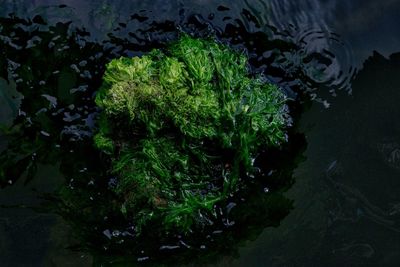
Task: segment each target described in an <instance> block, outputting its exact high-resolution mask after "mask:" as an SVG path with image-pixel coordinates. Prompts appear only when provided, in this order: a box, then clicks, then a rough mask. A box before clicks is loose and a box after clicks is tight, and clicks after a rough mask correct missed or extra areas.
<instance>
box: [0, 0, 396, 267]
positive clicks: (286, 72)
mask: <svg viewBox="0 0 400 267" xmlns="http://www.w3.org/2000/svg"><path fill="white" fill-rule="evenodd" d="M61 4H65V6H64V5H62V6H59V5H61ZM10 13H14V15H9V14H10ZM398 14H400V2H399V1H396V0H386V1H381V2H376V1H358V0H353V1H344V0H343V1H342V0H336V1H333V0H329V1H322V0H319V1H317V0H307V1H301V3H299V1H289V0H287V1H278V0H274V1H235V2H233V1H213V0H197V1H152V2H150V1H148V2H145V1H130V2H127V1H85V2H84V3H82V1H0V18H1V22H0V40H1V42H2V46H1V47H2V50H1V51H0V64H1V66H0V68H1V73H0V77H1V78H0V121H1V123H2V124H7V125H11V124H13V123H17V122H18V121H19V120H22V121H25V122H26V121H27V120H29V119H30V120H32V122H33V123H32V124H33V125H36V124H35V123H36V122H37V121H40V122H41V123H40V126H41V127H42V128H40V129H34V130H32V131H31V130H29V129H28V130H26V131H25V132H24V133H30V134H31V135H34V134H39V135H38V136H39V137H38V138H32V136H22V137H20V139H16V140H17V141H15V140H10V139H6V138H5V137H2V138H1V139H0V151H4V150H5V149H6V148H7V147H8V148H9V147H13V146H12V144H13V142H19V143H16V144H15V145H14V147H15V148H18V149H20V147H21V146H22V144H25V143H24V142H23V141H21V140H25V139H24V138H28V139H29V140H30V141H32V140H35V143H34V144H35V147H30V146H28V147H24V149H23V150H18V151H17V152H18V153H17V152H16V154H18V156H19V157H20V158H19V159H24V157H28V156H29V158H28V159H27V161H26V162H31V161H33V160H36V159H32V158H31V157H32V155H33V153H36V154H35V155H37V157H38V159H37V160H36V161H37V162H39V163H38V164H37V165H28V166H32V167H31V168H30V169H32V173H35V175H34V176H33V175H32V176H33V177H30V175H29V173H30V172H29V169H28V171H27V172H24V173H22V171H23V170H20V169H19V166H17V165H16V168H15V169H14V172H15V173H13V174H19V173H20V172H21V174H22V175H23V179H18V180H15V181H13V180H10V181H5V184H3V187H2V189H0V190H1V191H0V266H91V265H92V264H96V259H95V257H93V256H92V255H91V254H90V253H85V252H82V251H80V250H79V249H75V250H74V249H71V246H73V245H76V244H77V240H76V238H74V237H73V235H72V232H73V231H72V230H71V226H70V224H68V223H66V222H65V221H64V220H63V219H62V218H61V217H60V216H57V215H55V214H54V212H46V210H44V209H46V208H45V207H43V205H42V204H41V203H42V198H41V197H42V196H43V194H44V193H52V192H53V191H54V190H56V189H57V188H59V187H60V186H62V185H63V184H64V181H65V179H67V181H70V179H71V177H69V176H70V175H71V173H72V171H70V170H66V169H63V167H62V166H71V165H68V164H66V162H67V163H68V162H69V161H76V162H80V158H85V157H90V153H89V152H87V153H88V155H85V154H80V155H77V154H76V153H74V151H75V150H78V149H79V148H76V149H75V148H74V147H73V145H69V143H68V142H70V141H72V143H74V141H76V142H77V144H80V143H79V140H85V138H86V137H87V136H88V135H90V131H91V129H92V127H93V117H92V114H94V112H95V110H94V108H93V106H91V105H90V104H89V103H90V99H91V97H92V94H93V90H95V88H97V87H98V85H99V77H101V73H102V70H103V65H104V63H105V62H107V61H108V60H109V59H111V58H113V57H115V56H119V55H137V54H141V53H143V52H145V51H147V50H148V49H150V48H151V47H158V46H162V44H163V43H165V42H167V41H169V40H172V39H174V38H176V27H177V26H180V27H182V28H183V29H184V30H185V31H190V30H193V31H196V32H199V33H200V34H208V33H210V32H213V33H215V34H217V35H218V36H220V38H221V39H222V40H224V41H226V42H228V43H230V44H231V45H233V46H235V47H237V48H238V49H246V50H247V51H248V53H249V56H250V57H251V62H252V65H253V67H254V69H255V70H259V71H262V72H265V73H266V75H267V76H268V77H269V78H270V79H271V80H273V81H275V82H277V83H279V84H280V85H281V86H282V87H283V88H285V89H286V90H287V91H296V92H303V93H304V94H305V95H307V96H310V98H312V99H314V100H313V101H312V102H311V105H310V104H307V105H308V108H306V111H305V113H304V114H302V115H301V117H300V121H299V122H298V130H299V131H300V132H302V133H304V135H305V136H306V142H307V148H306V150H305V151H304V153H303V157H304V158H305V159H304V160H303V161H302V162H301V163H299V165H298V166H297V168H296V170H295V171H294V180H295V183H294V185H293V186H291V187H290V189H289V190H288V191H287V192H286V193H285V196H286V197H287V199H290V200H293V209H292V210H290V212H289V213H288V215H287V216H286V217H285V218H284V219H282V220H281V221H280V224H279V226H276V227H267V228H265V229H264V230H263V231H262V232H261V230H260V231H259V232H258V233H257V234H255V235H253V236H251V238H250V240H248V239H247V241H242V242H241V243H240V244H238V245H239V250H238V251H237V254H236V255H232V254H230V255H228V256H222V258H219V259H218V260H215V262H213V263H210V264H209V266H398V264H399V263H400V194H399V190H400V189H399V188H400V179H399V177H400V176H399V172H400V125H399V124H400V122H399V120H398V118H399V117H400V116H399V115H400V114H399V113H400V108H399V107H398V100H399V99H400V54H396V53H397V52H400V37H399V36H400V28H399V27H397V25H399V23H400V19H399V16H398ZM69 22H71V24H69ZM77 27H78V28H79V29H76V28H77ZM35 36H36V37H35ZM29 40H30V41H29ZM54 47H55V48H54ZM50 51H52V52H50ZM22 63H24V64H23V65H22ZM18 64H21V65H22V66H18ZM24 66H30V67H31V69H28V68H26V69H24ZM16 73H19V74H20V75H19V76H13V74H16ZM16 89H17V90H18V91H19V92H20V93H18V92H17V91H16ZM65 92H67V93H65ZM22 95H23V97H22ZM54 95H56V96H57V99H54V98H52V96H54ZM22 98H23V99H22ZM24 99H25V100H26V99H30V100H32V99H35V101H30V102H28V101H25V102H24ZM300 100H301V99H299V100H298V101H300ZM44 107H45V108H46V110H42V109H43V108H44ZM19 110H21V111H23V112H25V113H26V114H27V115H26V116H24V114H22V115H21V112H20V111H19ZM57 112H58V113H57ZM52 113H57V114H54V115H52ZM15 118H17V119H16V120H14V119H15ZM53 118H55V119H53ZM53 120H55V121H56V123H52V121H53ZM47 121H48V122H47ZM48 135H50V137H49V136H48ZM53 135H57V138H53ZM48 137H49V138H48ZM46 138H47V139H46ZM55 140H56V141H57V142H56V141H55ZM26 143H29V142H26ZM37 147H39V148H40V149H37ZM35 149H36V150H35ZM57 149H60V150H61V152H57ZM85 151H86V150H85ZM68 153H70V155H71V156H66V154H68ZM76 168H77V169H79V170H82V172H85V171H87V170H85V169H84V168H86V167H85V166H76ZM33 170H35V171H36V172H33ZM89 171H90V167H89ZM10 177H11V176H10ZM27 180H30V181H29V182H28V183H26V181H27ZM11 184H12V185H11ZM260 216H261V215H260ZM144 256H145V255H144ZM99 264H100V263H99ZM99 264H98V265H99ZM177 265H178V264H177ZM105 266H107V265H105ZM194 266H198V265H194Z"/></svg>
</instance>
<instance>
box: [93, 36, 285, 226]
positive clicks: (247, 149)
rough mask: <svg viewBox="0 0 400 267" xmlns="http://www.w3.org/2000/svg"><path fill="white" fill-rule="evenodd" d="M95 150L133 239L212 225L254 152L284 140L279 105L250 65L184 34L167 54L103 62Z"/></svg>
mask: <svg viewBox="0 0 400 267" xmlns="http://www.w3.org/2000/svg"><path fill="white" fill-rule="evenodd" d="M96 104H97V105H98V106H99V107H100V108H101V109H102V111H101V113H100V115H99V120H98V121H99V122H98V132H97V134H96V135H95V136H94V143H95V145H96V146H97V148H98V149H100V150H101V151H103V152H104V153H105V154H107V155H108V156H109V157H110V158H111V166H112V167H111V171H110V174H111V175H113V176H115V177H116V178H117V182H116V185H115V186H114V187H113V191H114V192H115V193H116V195H117V196H118V198H119V199H120V200H121V202H120V203H121V206H120V211H121V212H122V214H124V216H125V217H126V218H129V220H131V221H132V222H133V223H134V224H135V226H136V231H137V233H138V234H140V232H141V230H140V229H142V227H144V226H146V225H148V224H151V225H153V224H159V225H161V226H162V227H163V229H165V230H166V231H171V230H173V229H175V230H178V231H181V232H189V231H191V230H193V229H196V228H200V229H201V228H202V227H205V226H207V225H209V224H212V223H213V220H214V219H215V218H216V217H217V216H218V214H217V212H216V210H215V206H216V205H217V204H220V203H224V202H226V201H227V200H228V199H229V198H230V197H232V196H233V195H235V193H236V192H237V191H238V190H239V189H240V188H241V187H242V186H244V185H245V184H246V182H247V180H250V179H251V177H253V176H254V174H255V172H256V168H255V166H254V160H255V158H256V157H257V155H258V154H259V153H260V151H261V150H265V149H268V148H270V147H277V146H279V145H280V144H282V143H283V142H285V141H286V134H285V129H286V127H287V126H288V125H289V124H290V117H289V115H288V110H287V107H286V97H285V95H284V94H283V93H282V92H281V90H280V89H279V88H278V87H277V86H276V85H274V84H271V83H269V82H267V81H266V79H264V78H263V77H262V76H258V77H253V76H252V75H250V74H249V71H248V66H247V58H246V56H245V55H244V54H243V53H239V52H236V51H234V50H233V49H231V48H229V47H228V46H226V45H223V44H220V43H217V42H215V41H214V40H203V39H195V38H192V37H190V36H188V35H183V36H181V38H180V39H179V40H178V41H176V42H175V43H173V44H172V45H170V46H169V47H168V48H167V49H165V50H157V49H156V50H153V51H152V52H150V53H149V54H147V55H144V56H142V57H133V58H126V57H121V58H119V59H114V60H112V61H111V62H110V63H108V64H107V68H106V72H105V74H104V77H103V85H102V87H101V88H100V90H99V91H98V93H97V95H96Z"/></svg>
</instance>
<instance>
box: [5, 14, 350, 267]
mask: <svg viewBox="0 0 400 267" xmlns="http://www.w3.org/2000/svg"><path fill="white" fill-rule="evenodd" d="M53 8H56V7H53ZM60 8H62V9H65V7H60ZM225 8H226V7H225ZM224 11H225V9H224V7H223V6H220V7H218V12H220V13H223V12H224ZM102 12H106V13H107V12H111V11H109V10H108V11H107V9H104V10H102ZM180 14H181V19H180V21H179V22H175V21H170V20H164V21H155V20H154V21H149V19H148V17H146V15H145V14H142V13H141V14H139V13H135V14H133V15H132V16H131V17H130V19H129V20H128V21H125V22H119V24H118V27H117V28H114V29H111V26H107V27H109V28H110V29H111V30H110V32H109V33H108V34H107V39H105V40H103V41H94V40H92V39H91V33H89V32H88V31H86V30H85V29H84V28H75V27H73V26H71V23H70V22H58V23H54V24H48V23H47V21H46V20H45V19H44V18H43V17H42V16H38V15H37V16H34V17H33V18H31V19H21V18H19V17H16V16H14V15H11V16H9V17H6V18H0V40H1V42H0V76H1V77H2V79H1V80H0V82H1V83H0V84H1V85H2V90H1V92H0V93H1V94H2V95H1V98H0V99H1V101H2V104H4V105H3V106H2V114H7V115H6V116H5V117H4V118H3V117H2V118H1V119H2V120H1V122H2V125H3V126H2V138H1V141H0V151H1V154H0V184H1V186H2V187H3V188H4V189H3V190H6V189H9V188H13V187H15V186H23V185H26V186H29V185H30V184H32V183H35V179H38V173H42V175H43V173H44V174H45V176H43V177H41V179H46V180H47V179H50V180H51V179H52V178H53V177H54V179H55V181H52V182H51V183H50V182H49V183H50V184H52V186H45V188H46V190H38V192H37V196H39V199H40V200H41V201H39V200H37V203H29V204H26V202H25V203H24V204H20V205H19V204H15V203H12V201H11V202H10V201H8V202H6V203H7V204H4V205H3V206H2V208H3V209H6V208H7V207H8V208H16V207H17V208H29V209H33V210H34V211H37V212H39V214H46V213H50V214H58V215H60V216H61V217H63V218H64V219H65V221H66V222H68V224H69V225H71V227H72V229H73V233H74V236H75V238H76V239H75V240H72V241H71V243H68V244H63V245H65V246H66V247H70V249H73V250H76V251H88V252H90V253H91V254H92V255H93V256H94V263H93V264H94V265H101V264H105V263H114V264H115V265H118V264H122V265H123V266H126V264H128V263H131V264H132V265H135V264H136V263H137V262H138V261H139V262H142V261H143V262H154V261H159V262H163V263H168V262H169V263H171V264H174V265H176V264H177V263H178V262H182V263H184V262H186V261H193V260H201V261H207V260H216V258H220V257H222V256H225V257H226V256H235V255H237V249H238V246H239V245H240V244H241V242H244V241H245V240H252V239H255V238H256V237H257V236H258V235H259V234H260V233H261V232H262V230H263V229H264V228H265V227H269V226H278V225H279V224H280V222H281V220H282V219H283V218H285V217H286V216H287V215H288V214H289V212H290V210H291V209H292V201H291V200H290V199H288V198H287V197H285V196H284V195H283V193H284V192H285V191H286V190H287V189H288V188H290V187H291V185H292V184H293V182H294V181H293V175H292V173H293V170H294V169H295V168H296V166H297V164H298V162H299V160H301V158H302V156H301V154H302V152H303V150H304V149H305V145H306V144H305V139H304V136H303V135H302V134H301V133H299V132H298V129H297V128H294V129H292V130H289V140H290V141H289V143H288V144H287V145H286V146H284V147H282V148H281V149H280V150H276V151H266V152H264V153H262V154H261V155H260V156H259V158H258V160H257V164H258V166H259V168H260V169H261V172H260V177H258V178H257V179H255V181H254V182H253V183H252V184H251V185H249V188H247V190H244V191H245V192H242V193H240V194H238V195H236V196H233V197H232V199H231V200H230V201H231V202H230V203H229V205H228V206H227V207H224V210H223V211H222V210H221V215H223V216H221V221H219V222H216V223H215V224H214V225H213V226H212V227H210V229H205V230H204V232H202V233H200V234H196V233H195V234H192V235H188V236H181V235H178V234H171V235H167V236H164V235H160V233H159V232H158V231H154V229H147V233H148V234H147V235H146V236H145V237H137V236H135V235H134V231H133V228H134V225H133V224H132V222H129V221H126V219H125V218H124V217H123V216H122V214H120V212H119V208H118V207H119V206H118V199H117V198H116V197H115V196H114V195H113V194H112V192H111V190H109V188H110V186H113V182H114V177H109V175H108V173H107V166H108V163H109V162H108V161H107V159H106V158H104V157H103V155H100V154H99V153H98V151H96V150H95V149H94V148H93V147H92V142H91V136H92V133H93V131H95V129H96V115H97V112H98V110H97V108H96V106H95V104H94V101H93V96H94V94H95V92H96V90H97V88H98V87H99V86H100V84H101V76H102V73H103V72H104V66H105V64H106V63H107V62H108V61H110V60H111V59H112V58H115V57H119V56H133V55H141V54H143V53H144V52H147V51H149V50H151V49H153V48H163V47H164V46H165V44H166V43H168V42H169V41H171V40H174V39H176V38H177V36H178V35H179V32H180V31H185V32H189V33H192V34H194V35H196V36H201V37H207V36H216V37H217V38H218V39H219V40H220V41H221V42H225V43H229V44H230V45H231V46H233V47H235V48H236V49H239V50H243V51H246V53H248V56H249V58H250V64H251V66H252V70H253V71H254V72H259V73H264V74H265V75H266V76H267V77H268V78H269V79H270V80H272V81H274V82H276V83H278V84H279V85H280V86H281V87H282V88H283V89H284V90H285V92H286V93H287V94H288V96H289V97H290V98H292V99H293V100H294V101H291V102H290V103H289V106H290V108H291V112H292V115H293V118H294V120H295V122H297V121H298V119H299V118H300V114H301V113H302V111H303V110H304V108H305V106H306V105H307V104H308V103H309V100H310V99H316V100H319V101H320V102H322V103H325V104H327V102H325V99H324V98H322V97H321V96H318V95H317V94H316V91H315V88H321V90H323V91H324V92H325V91H327V90H325V89H326V88H325V89H324V88H323V87H324V86H325V87H330V89H335V86H333V85H337V86H336V89H341V88H347V85H348V84H347V83H348V82H349V80H350V78H349V77H352V75H353V74H354V73H353V71H352V70H350V71H349V73H346V74H343V73H341V74H338V73H337V72H336V69H335V71H332V69H330V68H333V69H334V68H335V67H332V66H334V65H335V64H336V63H335V62H336V59H335V55H334V54H333V53H332V52H329V51H328V50H325V51H322V52H321V53H318V52H317V51H315V50H313V49H309V47H308V46H307V44H309V43H310V42H314V41H315V39H322V38H323V35H321V33H319V32H312V31H311V32H310V33H305V34H304V36H302V37H301V38H300V39H299V38H298V37H294V36H293V35H292V34H291V33H290V32H280V31H279V30H278V29H276V28H274V27H272V26H271V27H270V28H269V33H270V34H269V33H268V32H266V31H265V30H263V31H261V30H257V28H260V21H259V20H258V19H257V17H256V16H254V15H252V13H251V12H250V11H249V10H243V11H242V15H243V17H242V18H241V19H239V18H238V19H226V21H228V22H226V23H224V24H223V25H224V27H221V25H214V23H213V20H214V17H213V16H215V19H217V17H218V16H216V15H215V14H214V15H213V16H211V14H210V15H209V16H208V17H207V18H205V17H204V16H202V15H199V14H185V12H184V10H182V11H181V12H180ZM216 14H219V13H216ZM114 24H115V23H114V22H112V23H111V25H114ZM130 24H135V25H136V26H135V27H136V28H137V29H136V30H135V31H131V30H128V29H131V27H130ZM107 25H108V24H107ZM138 25H140V26H138ZM249 25H253V26H252V27H255V29H256V30H254V31H249V30H248V28H249ZM101 27H105V25H103V26H101ZM293 27H295V26H293ZM312 36H314V37H312ZM314 38H315V39H314ZM335 38H336V37H335ZM307 47H308V48H307ZM332 73H336V74H337V75H336V74H334V75H333V76H332V75H331V74H332ZM3 88H4V90H3ZM328 93H329V94H333V93H334V92H333V91H332V92H328ZM324 94H325V93H321V95H324ZM3 110H4V113H3ZM10 118H14V119H10ZM43 166H53V168H54V166H56V167H55V169H57V168H58V170H53V171H50V173H48V172H46V171H43V169H46V168H45V167H43ZM60 176H61V178H60ZM56 177H58V178H57V179H56ZM42 183H44V184H46V182H45V181H42ZM51 188H53V189H51ZM40 202H42V203H40ZM53 223H54V222H49V225H52V224H53ZM60 242H64V241H60ZM0 247H1V246H0ZM37 260H38V262H40V260H41V259H37ZM38 264H39V263H38Z"/></svg>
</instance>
